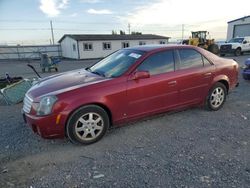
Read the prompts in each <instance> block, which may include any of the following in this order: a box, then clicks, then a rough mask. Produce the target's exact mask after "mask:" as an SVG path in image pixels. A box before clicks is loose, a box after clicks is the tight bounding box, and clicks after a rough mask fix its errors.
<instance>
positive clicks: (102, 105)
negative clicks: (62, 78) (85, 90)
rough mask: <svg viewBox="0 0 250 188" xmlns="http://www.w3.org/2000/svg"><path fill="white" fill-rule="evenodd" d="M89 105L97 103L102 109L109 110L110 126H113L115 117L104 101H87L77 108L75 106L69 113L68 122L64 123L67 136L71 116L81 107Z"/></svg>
mask: <svg viewBox="0 0 250 188" xmlns="http://www.w3.org/2000/svg"><path fill="white" fill-rule="evenodd" d="M89 105H95V106H98V107H101V108H102V109H104V110H105V112H107V114H108V117H109V122H110V127H112V126H113V117H112V112H111V110H110V109H109V108H108V107H107V106H106V105H104V104H102V103H99V102H92V103H87V104H83V105H80V106H77V107H76V108H74V109H73V110H72V111H71V112H70V113H69V114H68V117H67V119H66V121H65V122H66V123H65V125H64V131H65V136H67V124H68V122H69V120H70V117H71V116H72V114H73V113H75V112H76V111H78V110H79V109H81V108H83V107H85V106H89Z"/></svg>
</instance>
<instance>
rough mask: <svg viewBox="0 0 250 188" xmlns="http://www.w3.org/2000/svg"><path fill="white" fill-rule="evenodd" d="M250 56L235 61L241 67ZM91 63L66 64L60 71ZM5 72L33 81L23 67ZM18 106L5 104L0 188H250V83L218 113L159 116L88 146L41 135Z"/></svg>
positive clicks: (0, 112) (0, 117)
mask: <svg viewBox="0 0 250 188" xmlns="http://www.w3.org/2000/svg"><path fill="white" fill-rule="evenodd" d="M248 57H250V55H244V56H241V57H238V58H235V59H237V60H238V62H240V64H241V65H243V62H244V61H245V59H246V58H248ZM229 58H232V57H229ZM91 63H93V61H87V62H86V61H84V62H82V61H77V62H73V61H64V62H63V63H62V64H61V65H60V67H59V68H60V69H59V70H60V71H66V70H71V69H75V68H79V67H85V66H88V65H89V64H91ZM9 64H10V65H11V67H7V65H9ZM33 64H34V65H35V66H36V67H38V62H33ZM0 66H1V72H5V71H8V72H9V73H10V74H11V73H12V74H13V75H20V74H21V75H24V76H26V77H29V76H33V73H32V71H31V70H29V69H28V68H26V67H25V63H20V62H0ZM24 67H25V68H24ZM44 75H49V74H48V73H47V74H43V76H44ZM21 107H22V104H19V105H14V106H6V105H4V103H1V104H0V126H1V131H0V187H226V188H228V187H237V188H238V187H250V82H247V81H245V80H243V79H242V78H240V86H239V87H238V88H237V89H235V90H234V91H233V92H232V93H231V94H230V95H229V96H228V99H227V101H226V103H225V105H224V107H223V108H222V109H221V110H219V111H217V112H209V111H206V110H204V109H202V108H193V109H188V110H185V111H181V112H178V113H171V114H170V113H168V114H162V115H158V116H154V117H152V118H150V119H147V120H143V121H138V122H136V123H133V124H128V125H127V126H124V127H122V128H116V129H112V130H110V131H109V132H108V134H107V135H106V136H105V137H104V138H103V139H102V140H101V141H100V142H98V143H95V144H92V145H89V146H76V145H73V144H71V143H70V142H69V141H68V140H67V139H64V140H44V139H42V138H40V137H38V136H36V135H35V134H33V133H32V131H31V129H30V128H28V127H27V126H26V125H25V124H24V123H23V120H22V117H21V114H20V110H21Z"/></svg>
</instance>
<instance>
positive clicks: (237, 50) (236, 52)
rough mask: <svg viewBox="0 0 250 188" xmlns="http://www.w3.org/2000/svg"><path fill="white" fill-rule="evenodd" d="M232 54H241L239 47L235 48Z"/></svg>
mask: <svg viewBox="0 0 250 188" xmlns="http://www.w3.org/2000/svg"><path fill="white" fill-rule="evenodd" d="M234 55H235V56H240V55H241V49H240V48H237V49H236V50H235V52H234Z"/></svg>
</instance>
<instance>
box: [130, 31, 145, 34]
mask: <svg viewBox="0 0 250 188" xmlns="http://www.w3.org/2000/svg"><path fill="white" fill-rule="evenodd" d="M131 35H142V32H138V31H132V32H131Z"/></svg>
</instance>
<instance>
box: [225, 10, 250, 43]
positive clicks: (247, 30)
mask: <svg viewBox="0 0 250 188" xmlns="http://www.w3.org/2000/svg"><path fill="white" fill-rule="evenodd" d="M227 23H228V27H227V41H228V40H230V39H232V38H234V37H245V36H250V15H249V16H245V17H242V18H238V19H236V20H232V21H229V22H227Z"/></svg>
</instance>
